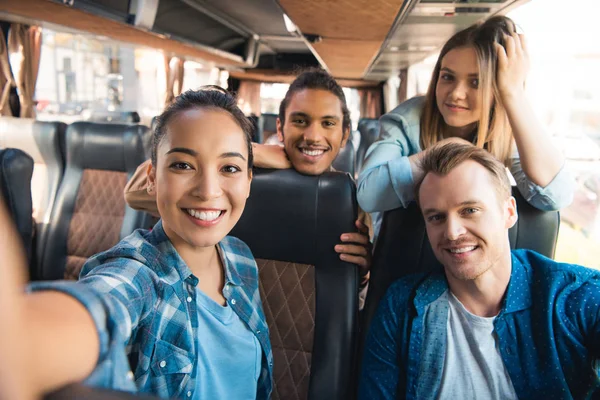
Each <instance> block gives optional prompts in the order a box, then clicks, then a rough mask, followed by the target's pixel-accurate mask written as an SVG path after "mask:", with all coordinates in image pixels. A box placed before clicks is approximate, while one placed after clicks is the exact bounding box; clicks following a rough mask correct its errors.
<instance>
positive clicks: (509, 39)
mask: <svg viewBox="0 0 600 400" xmlns="http://www.w3.org/2000/svg"><path fill="white" fill-rule="evenodd" d="M505 43H506V46H505V47H503V46H502V45H501V44H499V43H495V44H494V46H495V47H496V52H497V55H498V71H497V83H498V90H499V91H500V96H501V97H502V100H503V101H504V102H507V101H510V98H511V97H512V96H514V95H515V94H520V93H522V92H523V90H524V89H525V79H526V77H527V73H528V72H529V53H528V51H527V42H526V40H525V36H524V35H520V34H518V33H516V32H515V33H513V34H512V35H510V36H509V35H506V36H505Z"/></svg>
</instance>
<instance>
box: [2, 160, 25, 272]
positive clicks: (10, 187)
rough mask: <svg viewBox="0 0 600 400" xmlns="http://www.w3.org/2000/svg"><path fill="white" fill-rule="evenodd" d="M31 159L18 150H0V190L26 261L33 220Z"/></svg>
mask: <svg viewBox="0 0 600 400" xmlns="http://www.w3.org/2000/svg"><path fill="white" fill-rule="evenodd" d="M32 175H33V158H31V157H30V156H29V155H28V154H27V153H25V152H23V151H21V150H18V149H3V150H0V190H1V191H2V197H3V198H4V202H5V203H6V206H7V207H8V212H9V214H10V215H11V216H12V218H13V221H14V223H15V226H16V227H17V231H18V232H19V234H20V235H21V239H22V241H23V247H24V249H25V253H26V255H27V259H28V260H29V261H31V258H32V246H33V218H32V217H31V210H32V205H31V184H30V182H31V176H32Z"/></svg>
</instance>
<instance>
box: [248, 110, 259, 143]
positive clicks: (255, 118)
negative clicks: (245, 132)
mask: <svg viewBox="0 0 600 400" xmlns="http://www.w3.org/2000/svg"><path fill="white" fill-rule="evenodd" d="M248 120H249V121H250V122H251V123H252V128H253V130H252V141H253V142H255V143H262V142H263V133H262V127H261V123H260V117H258V116H256V115H250V116H248Z"/></svg>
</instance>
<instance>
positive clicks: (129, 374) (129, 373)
mask: <svg viewBox="0 0 600 400" xmlns="http://www.w3.org/2000/svg"><path fill="white" fill-rule="evenodd" d="M127 379H129V380H130V381H132V380H133V372H131V371H129V372H128V373H127Z"/></svg>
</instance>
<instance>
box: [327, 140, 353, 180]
mask: <svg viewBox="0 0 600 400" xmlns="http://www.w3.org/2000/svg"><path fill="white" fill-rule="evenodd" d="M332 167H333V168H334V169H335V170H336V171H342V172H348V173H349V174H350V176H352V177H354V172H355V171H356V152H355V151H354V145H353V144H352V140H350V139H348V142H347V143H346V146H344V147H343V148H341V149H340V152H339V153H338V155H337V157H336V158H335V160H333V164H332Z"/></svg>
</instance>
